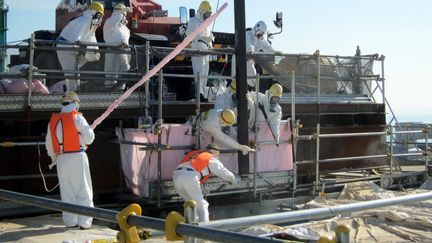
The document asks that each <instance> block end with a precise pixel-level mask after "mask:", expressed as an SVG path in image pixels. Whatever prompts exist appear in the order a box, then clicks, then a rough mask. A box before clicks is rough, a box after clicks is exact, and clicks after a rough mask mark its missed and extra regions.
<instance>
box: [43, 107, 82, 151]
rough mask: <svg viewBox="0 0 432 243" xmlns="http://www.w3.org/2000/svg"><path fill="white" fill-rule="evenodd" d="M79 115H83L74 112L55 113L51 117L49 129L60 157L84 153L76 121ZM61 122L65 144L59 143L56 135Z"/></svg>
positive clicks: (55, 149)
mask: <svg viewBox="0 0 432 243" xmlns="http://www.w3.org/2000/svg"><path fill="white" fill-rule="evenodd" d="M78 114H81V113H79V112H77V111H72V112H68V113H53V114H52V115H51V119H50V126H49V128H50V132H51V141H52V144H53V148H54V153H55V154H57V155H58V154H64V153H74V152H81V151H83V150H82V148H81V145H80V140H79V132H78V130H77V128H76V126H75V119H74V118H75V116H76V115H78ZM60 121H61V124H62V130H63V131H62V132H63V143H59V141H58V138H57V133H56V127H57V124H58V123H59V122H60ZM61 147H62V148H61Z"/></svg>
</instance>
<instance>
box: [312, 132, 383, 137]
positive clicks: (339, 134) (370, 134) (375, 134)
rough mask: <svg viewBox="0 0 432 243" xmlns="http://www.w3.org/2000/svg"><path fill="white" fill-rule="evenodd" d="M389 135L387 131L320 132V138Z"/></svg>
mask: <svg viewBox="0 0 432 243" xmlns="http://www.w3.org/2000/svg"><path fill="white" fill-rule="evenodd" d="M377 135H387V132H362V133H334V134H319V135H318V136H319V137H320V138H336V137H339V138H343V137H362V136H377Z"/></svg>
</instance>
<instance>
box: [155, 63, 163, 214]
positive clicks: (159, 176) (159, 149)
mask: <svg viewBox="0 0 432 243" xmlns="http://www.w3.org/2000/svg"><path fill="white" fill-rule="evenodd" d="M162 87H163V72H162V70H161V71H160V72H159V83H158V120H157V122H156V133H157V135H158V144H157V153H158V164H157V166H158V172H157V173H158V174H157V179H158V185H157V188H158V189H157V192H158V195H157V206H158V207H160V206H161V193H162V190H161V186H162V183H161V182H162V123H163V120H162V97H163V89H162Z"/></svg>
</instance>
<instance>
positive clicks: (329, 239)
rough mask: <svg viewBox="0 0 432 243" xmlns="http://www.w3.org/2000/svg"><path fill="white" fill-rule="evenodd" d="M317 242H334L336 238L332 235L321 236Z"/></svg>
mask: <svg viewBox="0 0 432 243" xmlns="http://www.w3.org/2000/svg"><path fill="white" fill-rule="evenodd" d="M317 243H336V239H335V238H333V236H321V237H320V238H319V239H318V241H317Z"/></svg>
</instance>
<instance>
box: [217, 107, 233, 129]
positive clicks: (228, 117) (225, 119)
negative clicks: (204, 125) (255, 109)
mask: <svg viewBox="0 0 432 243" xmlns="http://www.w3.org/2000/svg"><path fill="white" fill-rule="evenodd" d="M235 119H236V115H235V113H234V111H232V110H230V109H224V110H222V112H221V113H220V120H221V121H222V123H223V124H225V125H228V126H232V125H233V124H234V122H235Z"/></svg>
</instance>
